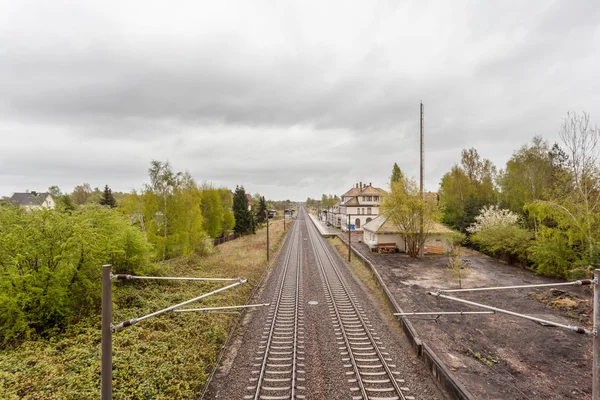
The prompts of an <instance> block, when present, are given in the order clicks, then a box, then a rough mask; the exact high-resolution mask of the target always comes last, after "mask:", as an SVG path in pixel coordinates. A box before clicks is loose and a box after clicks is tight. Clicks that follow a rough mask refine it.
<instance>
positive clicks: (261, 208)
mask: <svg viewBox="0 0 600 400" xmlns="http://www.w3.org/2000/svg"><path fill="white" fill-rule="evenodd" d="M267 217H268V215H267V201H266V200H265V197H264V196H260V201H259V202H258V210H257V211H256V222H258V223H259V224H264V223H265V221H266V220H267Z"/></svg>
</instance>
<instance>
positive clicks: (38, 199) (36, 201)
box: [9, 191, 56, 210]
mask: <svg viewBox="0 0 600 400" xmlns="http://www.w3.org/2000/svg"><path fill="white" fill-rule="evenodd" d="M9 201H10V202H11V203H13V204H15V205H18V206H21V207H23V208H26V209H28V210H34V209H40V208H54V207H56V202H55V201H54V198H52V196H51V195H50V193H38V192H33V191H32V192H26V193H15V194H13V195H12V197H11V198H10V200H9Z"/></svg>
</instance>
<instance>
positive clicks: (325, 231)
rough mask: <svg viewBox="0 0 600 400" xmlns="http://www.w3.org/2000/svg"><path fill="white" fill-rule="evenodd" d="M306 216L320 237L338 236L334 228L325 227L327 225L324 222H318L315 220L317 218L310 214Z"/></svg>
mask: <svg viewBox="0 0 600 400" xmlns="http://www.w3.org/2000/svg"><path fill="white" fill-rule="evenodd" d="M307 214H308V216H309V217H310V219H311V220H312V222H313V223H314V224H315V226H316V227H317V230H318V231H319V233H320V234H321V236H323V237H334V236H337V235H338V234H339V232H338V231H337V230H336V229H335V228H333V227H331V226H327V224H326V223H325V222H323V221H319V220H318V219H317V217H315V216H314V215H312V214H310V213H307Z"/></svg>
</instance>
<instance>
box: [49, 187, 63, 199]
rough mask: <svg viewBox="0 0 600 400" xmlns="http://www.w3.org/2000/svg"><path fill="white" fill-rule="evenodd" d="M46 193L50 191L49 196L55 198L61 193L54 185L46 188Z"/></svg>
mask: <svg viewBox="0 0 600 400" xmlns="http://www.w3.org/2000/svg"><path fill="white" fill-rule="evenodd" d="M48 193H50V196H52V197H53V198H54V199H55V200H56V199H58V198H59V197H60V196H62V195H63V193H62V191H61V190H60V188H59V187H58V186H56V185H53V186H50V187H49V188H48Z"/></svg>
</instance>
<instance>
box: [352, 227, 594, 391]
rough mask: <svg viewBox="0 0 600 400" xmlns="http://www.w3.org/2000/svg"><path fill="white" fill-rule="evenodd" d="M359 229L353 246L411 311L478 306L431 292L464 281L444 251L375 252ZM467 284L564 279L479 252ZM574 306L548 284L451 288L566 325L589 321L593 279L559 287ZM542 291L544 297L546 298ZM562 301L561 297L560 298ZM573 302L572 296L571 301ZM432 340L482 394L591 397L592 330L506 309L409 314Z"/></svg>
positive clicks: (466, 381) (471, 261) (420, 331)
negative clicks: (426, 316)
mask: <svg viewBox="0 0 600 400" xmlns="http://www.w3.org/2000/svg"><path fill="white" fill-rule="evenodd" d="M361 238H362V235H360V236H359V235H354V236H353V238H352V240H353V246H355V248H356V249H358V250H359V251H360V252H361V253H362V254H363V255H365V256H366V257H367V258H369V259H370V260H371V262H372V263H373V264H374V266H375V268H376V269H377V271H378V272H379V273H380V274H381V276H382V278H383V279H384V281H385V283H386V286H388V288H389V289H390V291H391V292H392V293H393V295H394V297H395V299H396V301H397V302H398V304H399V306H400V307H401V308H402V309H403V310H404V311H405V312H411V311H457V310H468V309H471V310H480V309H475V308H470V307H469V306H466V305H461V304H458V303H455V302H451V301H449V300H443V299H437V298H435V297H433V296H431V295H428V294H427V292H428V291H432V290H435V289H436V288H458V281H457V279H456V278H455V277H453V276H452V274H451V273H450V271H449V270H448V268H447V267H446V266H447V263H448V260H447V258H446V257H442V256H430V257H425V259H423V260H415V259H411V258H409V257H408V256H406V255H404V254H377V253H370V252H369V250H368V247H367V246H366V245H364V244H363V243H360V242H359V240H360V239H361ZM464 260H465V262H466V263H467V264H468V268H467V269H466V270H465V271H464V272H465V275H466V277H465V278H464V279H463V282H462V286H463V287H489V286H506V285H525V284H537V283H553V282H559V281H558V280H556V279H551V278H547V277H542V276H537V275H535V274H534V273H532V272H530V271H526V270H523V269H521V268H518V267H514V266H510V265H506V264H504V263H501V262H499V261H496V260H494V259H491V258H489V257H485V256H482V255H480V254H478V253H475V252H469V253H468V254H467V255H466V256H465V257H464ZM560 292H563V294H564V296H562V297H567V298H568V299H571V298H574V299H577V306H576V307H574V308H573V309H557V308H556V307H550V306H549V305H548V304H549V303H548V302H544V301H543V300H544V299H547V298H548V297H549V291H548V290H547V289H518V290H503V291H487V292H476V293H460V294H451V295H453V296H455V297H460V298H464V299H467V300H471V301H475V302H478V303H483V304H488V305H493V306H496V307H499V308H504V309H508V310H513V311H516V312H520V313H524V314H528V315H532V316H536V317H539V318H542V319H547V320H551V321H554V322H558V323H562V324H566V325H583V326H586V327H587V328H591V326H589V317H590V316H589V311H588V310H589V309H590V308H589V307H588V306H586V305H589V302H590V301H591V296H592V291H591V290H590V289H589V288H587V287H577V286H568V287H561V288H560ZM540 299H541V300H542V301H540ZM559 303H560V302H559ZM566 304H567V305H569V303H568V301H567V302H566ZM411 321H412V322H413V325H414V327H415V328H416V330H417V333H418V335H419V337H420V338H421V339H422V340H423V341H424V342H425V343H426V344H428V345H429V346H430V347H431V348H432V349H433V350H434V351H435V352H436V354H437V355H438V356H439V357H440V358H441V359H442V361H443V362H444V363H445V364H446V365H447V366H448V368H449V369H450V370H452V371H453V373H454V374H455V376H456V377H457V378H458V379H459V380H460V381H461V382H462V383H463V384H464V385H465V387H466V388H467V389H468V390H469V391H470V392H471V393H472V394H473V395H474V396H475V397H476V398H477V399H590V398H591V387H592V380H591V378H592V376H591V367H592V354H591V345H592V341H591V338H590V337H587V336H584V335H579V334H576V333H574V332H571V331H568V330H564V329H560V328H553V327H544V326H542V325H540V324H538V323H535V322H532V321H528V320H524V319H520V318H516V317H512V316H509V315H505V314H495V315H491V316H477V317H475V316H452V317H450V316H448V317H441V318H439V319H438V320H437V322H436V321H432V320H418V319H411Z"/></svg>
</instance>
